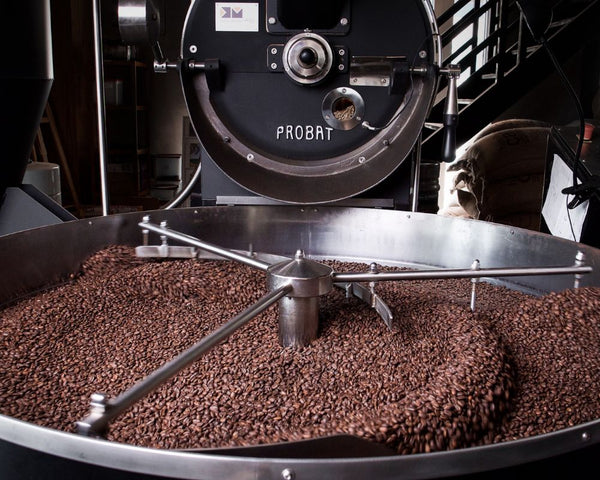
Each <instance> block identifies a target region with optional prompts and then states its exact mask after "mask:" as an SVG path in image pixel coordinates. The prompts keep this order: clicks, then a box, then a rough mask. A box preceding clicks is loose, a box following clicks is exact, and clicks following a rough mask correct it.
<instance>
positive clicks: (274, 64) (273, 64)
mask: <svg viewBox="0 0 600 480" xmlns="http://www.w3.org/2000/svg"><path fill="white" fill-rule="evenodd" d="M271 70H277V64H276V63H275V62H273V63H272V64H271Z"/></svg>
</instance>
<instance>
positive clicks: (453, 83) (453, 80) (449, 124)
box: [440, 65, 461, 163]
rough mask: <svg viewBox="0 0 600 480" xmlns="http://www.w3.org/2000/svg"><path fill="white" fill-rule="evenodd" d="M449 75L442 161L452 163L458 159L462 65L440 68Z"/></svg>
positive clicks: (442, 72)
mask: <svg viewBox="0 0 600 480" xmlns="http://www.w3.org/2000/svg"><path fill="white" fill-rule="evenodd" d="M440 73H441V74H443V75H446V76H447V77H448V94H447V95H446V105H445V107H444V121H443V123H444V133H443V134H444V140H443V144H442V162H445V163H450V162H453V161H454V160H455V159H456V126H457V125H458V78H459V77H460V73H461V72H460V67H459V66H458V65H448V67H446V68H442V69H440Z"/></svg>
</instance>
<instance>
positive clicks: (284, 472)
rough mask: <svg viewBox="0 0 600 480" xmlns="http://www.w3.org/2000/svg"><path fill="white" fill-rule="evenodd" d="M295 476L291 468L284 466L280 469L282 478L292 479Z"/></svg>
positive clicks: (284, 479) (285, 479)
mask: <svg viewBox="0 0 600 480" xmlns="http://www.w3.org/2000/svg"><path fill="white" fill-rule="evenodd" d="M295 477H296V474H295V473H294V471H293V470H291V469H289V468H286V469H284V470H282V471H281V478H283V480H294V478H295Z"/></svg>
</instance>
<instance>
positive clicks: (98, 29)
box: [92, 0, 110, 216]
mask: <svg viewBox="0 0 600 480" xmlns="http://www.w3.org/2000/svg"><path fill="white" fill-rule="evenodd" d="M92 1H93V5H94V53H95V66H96V101H97V104H98V148H99V154H100V188H101V195H102V215H104V216H106V215H108V213H109V205H110V199H109V192H108V174H107V165H106V105H105V102H104V65H103V53H102V17H101V14H100V0H92Z"/></svg>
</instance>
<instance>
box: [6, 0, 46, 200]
mask: <svg viewBox="0 0 600 480" xmlns="http://www.w3.org/2000/svg"><path fill="white" fill-rule="evenodd" d="M0 45H2V46H3V47H5V48H3V58H2V62H1V63H0V108H1V112H0V145H1V150H0V168H1V169H2V174H1V175H0V203H1V202H2V197H3V196H4V192H5V190H6V188H7V187H13V186H19V185H20V184H21V180H22V179H23V175H24V174H25V169H26V167H27V162H28V160H29V154H30V153H31V146H32V144H33V139H34V137H35V132H36V130H37V127H38V125H39V122H40V119H41V117H42V113H43V110H44V107H45V105H46V101H47V99H48V94H49V93H50V86H51V84H52V54H51V46H50V0H42V1H40V0H7V1H4V0H3V1H2V2H1V3H0Z"/></svg>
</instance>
